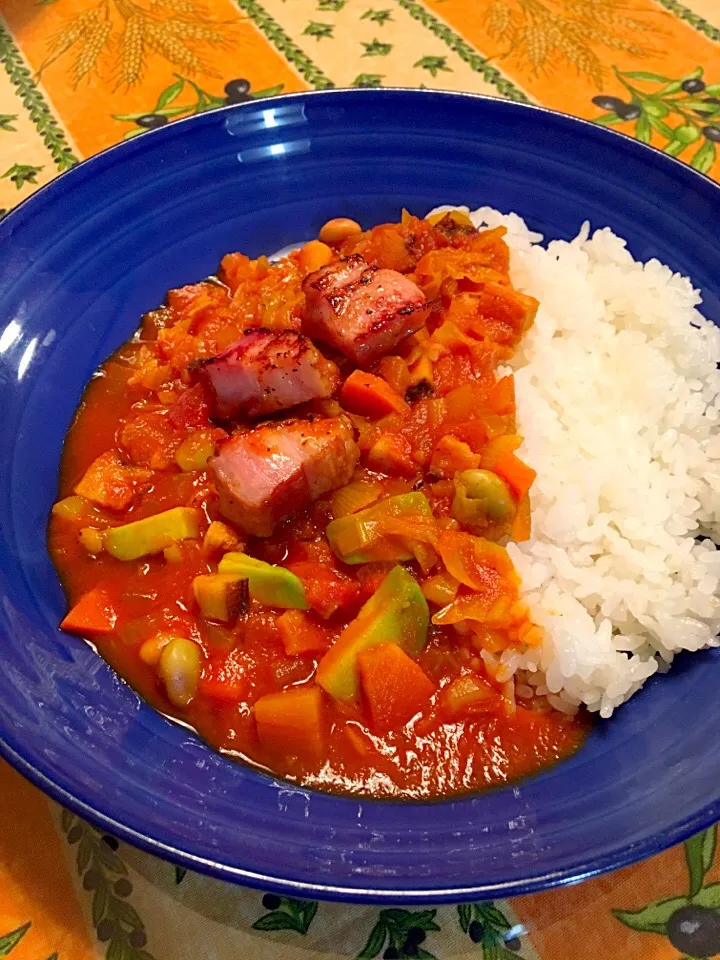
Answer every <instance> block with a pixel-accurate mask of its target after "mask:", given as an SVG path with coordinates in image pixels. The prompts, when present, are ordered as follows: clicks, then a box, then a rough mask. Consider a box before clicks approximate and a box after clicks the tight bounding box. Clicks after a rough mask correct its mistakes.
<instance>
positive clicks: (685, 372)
mask: <svg viewBox="0 0 720 960" xmlns="http://www.w3.org/2000/svg"><path fill="white" fill-rule="evenodd" d="M439 209H449V208H439ZM471 216H472V220H473V222H474V223H475V225H476V226H481V225H483V224H485V225H487V226H490V227H494V226H498V225H504V226H505V227H506V228H507V230H508V234H507V237H506V239H507V241H508V243H509V245H510V247H511V250H512V262H511V265H512V277H513V282H514V284H515V285H516V286H517V287H518V289H520V290H522V291H524V292H526V293H529V294H531V295H532V296H534V297H536V298H537V299H538V300H539V301H540V309H539V310H538V314H537V318H536V321H535V325H534V327H533V328H532V329H531V330H530V332H529V333H528V334H527V335H526V337H525V338H524V340H523V342H522V344H521V348H520V350H519V352H518V354H517V357H516V358H515V360H514V361H513V368H514V371H515V382H516V391H517V403H518V418H519V427H518V429H519V432H520V433H522V434H523V436H524V437H525V442H524V444H523V446H522V448H521V449H520V450H519V455H520V456H522V458H523V459H524V460H525V461H526V462H527V463H529V464H530V465H531V466H532V467H534V469H535V470H537V474H538V476H537V480H536V481H535V485H534V487H533V489H532V492H531V498H532V527H533V534H532V538H531V539H530V540H529V541H527V542H526V543H522V544H510V545H509V547H508V550H509V552H510V554H511V556H512V559H513V562H514V563H515V565H516V568H517V570H518V572H519V573H520V575H521V577H522V582H523V592H524V596H525V599H526V601H527V602H528V604H529V606H530V608H531V611H532V614H533V617H534V619H535V621H536V622H537V623H538V624H540V625H541V626H542V627H543V628H544V635H545V639H544V642H543V644H542V646H541V647H539V648H537V649H535V650H532V651H528V652H526V653H524V654H518V653H508V652H506V653H505V654H504V655H503V659H504V662H505V668H506V670H507V674H508V676H510V675H512V674H513V673H515V675H516V681H517V682H516V692H517V694H518V695H520V696H523V695H525V696H527V695H529V694H530V693H531V692H532V690H531V688H534V689H535V691H536V692H537V693H540V694H547V695H548V699H549V700H550V701H551V702H552V703H553V704H554V705H555V706H556V707H558V708H560V709H564V710H565V711H567V712H571V711H573V710H575V709H576V708H577V706H578V705H579V704H581V703H584V704H586V705H587V707H588V708H589V709H590V710H593V711H599V713H600V715H601V716H603V717H609V716H610V715H611V714H612V712H613V710H614V709H615V707H617V706H618V705H619V704H621V703H622V702H623V701H625V700H627V699H628V698H629V697H630V696H632V694H633V693H635V692H636V691H637V690H639V688H640V687H641V686H642V685H643V683H644V682H645V681H646V680H647V679H648V677H650V676H652V675H653V674H654V673H656V672H657V671H661V672H662V671H664V670H666V669H667V668H668V665H669V664H670V662H671V661H672V659H673V656H674V654H675V653H677V652H678V651H680V650H699V649H700V648H702V647H707V646H717V645H718V644H719V643H720V640H718V638H717V634H718V631H719V629H720V599H719V598H718V586H719V581H720V552H719V551H718V550H717V549H716V546H715V542H713V541H717V542H720V430H718V424H719V423H720V370H718V368H717V364H718V361H720V330H719V329H718V328H717V327H716V326H715V325H714V324H713V323H711V322H710V321H709V320H706V319H704V318H703V317H702V316H701V315H700V313H699V312H698V310H697V306H698V304H699V303H700V300H701V298H700V294H699V293H698V292H697V291H696V290H694V289H693V287H692V284H691V283H690V281H689V280H688V279H687V278H686V277H682V276H679V275H678V274H673V273H672V271H671V270H670V269H669V268H668V267H666V266H663V265H662V264H661V263H659V262H658V261H657V260H650V261H649V262H648V263H645V264H643V263H639V262H637V261H635V260H633V258H632V256H631V255H630V253H629V252H628V250H627V249H626V245H625V242H624V241H623V240H622V239H621V238H620V237H618V236H616V235H615V234H614V233H613V232H612V231H611V230H610V229H608V228H605V229H601V230H596V231H595V232H594V233H592V234H591V232H590V227H589V224H587V223H586V224H584V225H583V227H582V229H581V230H580V233H579V234H578V236H577V237H576V238H575V239H574V240H573V241H572V242H570V243H567V242H564V241H553V242H551V243H549V244H548V246H547V248H545V247H543V246H542V245H541V241H542V239H543V238H542V237H541V236H540V235H539V234H536V233H535V234H534V233H531V232H530V231H529V230H528V229H527V227H526V225H525V223H524V222H523V221H522V220H521V218H520V217H518V216H517V215H515V214H508V215H506V216H505V215H502V214H500V213H498V212H497V211H495V210H492V209H491V208H489V207H483V208H480V209H479V210H476V211H475V212H474V213H472V214H471ZM702 536H704V537H706V538H711V539H704V540H697V539H696V538H697V537H702Z"/></svg>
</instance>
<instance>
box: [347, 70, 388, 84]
mask: <svg viewBox="0 0 720 960" xmlns="http://www.w3.org/2000/svg"><path fill="white" fill-rule="evenodd" d="M384 79H385V74H384V73H359V74H358V75H357V76H356V77H355V79H354V80H353V82H352V84H351V86H353V87H381V86H382V82H383V80H384Z"/></svg>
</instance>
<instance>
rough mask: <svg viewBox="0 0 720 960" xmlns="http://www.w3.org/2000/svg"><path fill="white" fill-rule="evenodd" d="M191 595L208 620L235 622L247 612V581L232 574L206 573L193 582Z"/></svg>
mask: <svg viewBox="0 0 720 960" xmlns="http://www.w3.org/2000/svg"><path fill="white" fill-rule="evenodd" d="M193 594H194V595H195V599H196V601H197V603H198V606H199V607H200V611H201V612H202V615H203V616H204V617H207V619H208V620H222V621H224V622H226V623H227V622H228V621H230V620H236V619H237V618H238V617H239V616H240V615H241V614H242V613H244V612H245V610H247V603H248V581H247V578H242V577H238V576H237V575H236V574H233V573H208V574H204V575H202V576H199V577H195V579H194V580H193Z"/></svg>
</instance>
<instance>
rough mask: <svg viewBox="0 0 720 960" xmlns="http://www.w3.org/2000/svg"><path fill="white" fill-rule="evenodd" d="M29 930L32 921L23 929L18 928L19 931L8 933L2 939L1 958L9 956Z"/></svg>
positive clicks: (0, 939)
mask: <svg viewBox="0 0 720 960" xmlns="http://www.w3.org/2000/svg"><path fill="white" fill-rule="evenodd" d="M29 929H30V921H28V922H27V923H25V924H23V926H22V927H18V928H17V930H12V931H11V932H10V933H6V934H5V936H4V937H0V957H7V956H9V954H11V953H12V951H13V950H14V949H15V947H16V946H17V945H18V944H19V943H20V941H21V940H22V938H23V937H24V936H25V934H26V933H27V932H28V930H29Z"/></svg>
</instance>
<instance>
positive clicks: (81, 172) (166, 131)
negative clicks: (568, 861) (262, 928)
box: [0, 87, 720, 905]
mask: <svg viewBox="0 0 720 960" xmlns="http://www.w3.org/2000/svg"><path fill="white" fill-rule="evenodd" d="M396 95H403V96H410V97H412V98H413V99H422V100H431V99H432V100H434V99H439V100H448V99H451V100H455V101H462V100H470V101H481V102H485V103H488V104H497V105H499V106H500V107H502V108H505V109H510V110H525V111H531V112H533V113H535V114H547V115H549V116H551V117H553V118H555V119H556V120H560V121H561V122H562V123H565V124H567V125H568V127H569V128H573V127H575V126H576V125H578V124H580V125H581V126H582V127H583V128H586V129H587V128H591V129H592V131H593V134H594V135H596V136H599V137H601V138H605V139H607V138H608V137H609V138H611V139H612V141H614V142H615V143H616V144H618V145H622V146H623V148H624V149H630V150H631V151H634V152H636V153H638V154H639V155H640V156H644V157H645V158H646V159H647V158H650V160H651V161H652V162H653V163H655V164H656V165H660V166H661V167H665V168H666V169H668V170H675V171H679V170H681V169H682V170H683V171H684V173H683V176H684V177H688V176H690V177H691V179H692V178H697V179H695V181H694V182H695V183H696V184H697V185H698V186H699V187H700V188H702V189H704V190H707V189H708V186H709V187H710V189H711V190H712V191H713V192H714V193H716V195H717V194H720V184H718V183H717V182H716V181H714V180H713V179H711V178H710V177H709V176H707V175H706V174H703V173H701V172H700V171H698V170H695V169H694V168H692V167H690V166H689V165H688V164H686V163H685V162H683V161H682V160H679V159H677V158H675V157H671V156H669V155H667V154H664V153H662V152H661V151H660V150H658V149H657V148H656V147H653V146H652V145H650V144H645V143H642V142H640V141H638V140H635V139H634V138H632V137H630V136H628V135H627V134H624V133H621V132H620V131H617V130H613V129H610V128H608V127H604V126H599V125H597V124H595V123H593V122H592V121H591V120H588V119H585V118H581V117H576V116H573V115H571V114H566V113H562V112H561V111H559V110H554V109H551V108H549V107H545V106H542V105H539V104H534V103H528V102H523V101H518V100H508V99H504V98H500V97H493V96H489V95H487V94H477V93H469V92H463V91H445V90H419V89H417V88H413V87H382V88H344V89H334V88H332V89H327V90H309V91H300V92H297V93H289V94H282V95H279V96H276V97H272V98H267V99H265V98H262V99H260V100H251V101H247V102H245V103H242V104H228V105H227V106H224V107H220V108H217V109H215V110H211V111H207V112H206V113H204V114H199V115H194V116H190V117H185V118H183V119H181V120H179V121H174V122H173V123H171V124H168V125H167V126H165V127H162V128H160V129H157V130H152V131H146V132H145V133H144V134H142V135H140V136H138V137H135V138H132V140H125V141H120V142H118V143H116V144H112V145H111V146H109V147H107V148H105V149H104V150H102V151H100V152H98V153H96V154H93V155H92V156H91V157H88V158H86V159H85V160H82V161H80V162H79V163H78V164H76V165H74V166H73V167H71V168H70V169H69V170H67V171H65V172H63V173H60V174H59V175H58V176H56V177H54V178H53V179H52V180H50V181H49V182H48V183H46V184H44V185H43V186H42V187H40V188H39V189H38V190H36V191H35V192H34V193H32V194H31V195H30V196H29V197H27V198H26V199H25V200H23V201H21V202H20V203H19V204H18V205H17V206H16V207H14V208H13V209H12V210H10V211H9V213H8V214H6V215H5V216H4V217H3V218H2V220H1V221H0V239H5V236H4V235H5V234H6V232H7V240H8V241H9V242H12V240H11V238H12V233H13V232H14V230H15V228H16V225H17V226H18V227H19V226H20V225H21V224H22V223H23V222H24V221H25V220H26V219H27V218H28V217H31V216H32V215H33V212H34V209H35V207H38V206H40V205H41V204H42V203H44V202H46V201H47V200H48V198H49V199H50V200H51V201H52V199H53V198H54V197H56V196H61V195H62V194H63V193H64V192H66V191H68V190H71V189H72V188H73V187H74V186H75V184H76V182H77V183H82V182H83V181H85V180H86V179H88V178H90V177H92V176H93V174H94V173H95V170H96V169H98V168H99V169H103V168H104V167H105V166H106V165H108V164H112V163H113V162H114V161H115V154H116V153H119V154H120V155H121V156H123V155H128V154H130V153H134V152H135V151H136V150H144V149H147V146H149V144H148V141H147V139H146V138H147V137H148V136H152V137H154V138H155V140H157V139H158V138H160V137H164V138H166V139H168V140H170V139H172V138H176V137H181V136H182V135H183V132H184V130H185V128H186V126H187V125H188V124H192V125H193V126H195V127H202V126H203V125H205V124H214V123H217V122H219V121H220V118H221V117H224V116H227V115H230V114H232V113H236V112H238V111H241V110H245V109H252V108H253V107H255V108H257V106H258V104H259V103H263V104H265V103H267V104H268V105H270V104H272V105H273V106H272V107H271V106H268V109H273V108H275V107H277V106H282V105H284V104H288V103H293V102H296V101H307V100H318V99H319V100H336V99H339V100H345V101H347V100H373V99H376V98H383V99H387V98H388V97H389V96H390V97H392V96H396ZM133 141H138V142H137V143H136V142H133ZM152 142H153V143H154V142H155V141H152ZM608 142H611V141H608ZM110 669H112V668H110ZM116 675H117V674H116ZM117 676H119V675H117ZM0 756H1V757H2V758H3V759H4V760H6V761H7V762H8V763H9V764H10V765H11V766H12V767H13V768H14V769H15V770H17V771H18V772H19V773H20V774H21V775H23V776H24V777H25V778H26V779H28V780H29V781H30V782H31V783H32V784H34V785H35V786H36V787H38V788H39V789H41V790H42V791H43V792H44V793H46V794H47V795H49V796H50V797H51V798H52V799H53V800H55V801H57V802H58V803H59V804H61V805H62V806H64V807H66V808H67V809H69V810H71V811H72V812H74V813H75V814H77V815H78V816H80V817H82V818H83V819H85V820H87V821H89V822H90V823H92V824H94V825H95V826H97V827H98V828H100V829H101V830H104V831H106V832H108V833H111V834H113V835H114V836H116V837H118V838H120V839H122V840H123V841H125V842H127V843H130V844H132V845H133V846H136V847H138V848H140V849H142V850H144V851H146V852H147V853H150V854H152V855H154V856H157V857H159V858H161V859H163V860H166V861H170V862H174V863H177V864H180V865H182V866H183V867H185V868H187V869H190V870H193V871H195V872H198V873H202V874H206V875H209V876H212V877H215V878H217V879H220V880H223V881H226V882H233V883H238V884H242V885H244V886H247V887H251V888H256V889H262V890H269V891H273V892H277V893H280V894H285V895H290V896H300V897H302V898H311V899H321V900H337V901H342V902H346V903H365V904H406V905H411V904H412V905H423V904H440V903H461V902H465V901H471V900H478V899H487V898H498V897H507V896H516V895H521V894H527V893H533V892H538V891H541V890H546V889H549V888H553V887H559V886H565V885H571V884H575V883H578V882H581V881H583V880H586V879H589V878H591V877H593V876H597V875H599V874H602V873H607V872H610V871H612V870H616V869H620V868H622V867H625V866H628V865H630V864H632V863H636V862H638V861H640V860H644V859H647V858H649V857H651V856H654V855H656V854H658V853H660V852H662V851H663V850H665V849H667V848H669V847H671V846H673V845H675V844H677V843H680V842H682V841H683V840H685V839H687V838H688V837H690V836H692V835H693V834H694V833H696V832H698V831H700V830H703V829H705V828H707V827H709V826H711V825H712V824H713V823H715V822H716V821H717V820H718V819H720V790H719V791H718V794H719V795H718V797H717V798H716V799H715V800H712V801H710V802H709V803H708V804H705V805H704V806H702V807H701V808H700V809H699V810H697V811H696V812H695V813H693V814H691V815H689V816H688V817H685V818H683V819H680V820H677V821H676V822H674V823H673V824H670V825H669V826H667V827H665V828H664V829H663V830H661V831H659V832H649V833H648V835H647V837H646V838H645V839H643V840H639V841H637V842H635V843H632V844H626V845H625V846H623V847H620V848H619V849H617V850H615V851H610V852H608V853H605V854H603V855H602V856H595V857H592V859H590V858H579V860H578V862H577V863H574V864H572V865H570V866H566V867H563V868H562V869H559V870H555V871H544V872H540V873H535V874H530V875H528V876H526V877H525V878H523V879H516V880H514V879H510V880H501V881H497V882H493V883H488V882H485V883H482V882H478V883H477V884H473V885H471V886H462V887H460V886H458V887H433V886H432V885H428V886H426V887H412V888H409V889H387V888H379V889H378V888H374V887H373V886H372V884H369V885H366V886H363V885H362V884H358V885H354V886H345V885H343V884H334V883H313V882H308V881H303V880H300V879H293V878H291V877H287V876H286V877H279V876H270V875H267V874H264V873H260V872H256V871H251V870H247V869H245V868H242V867H240V866H234V865H231V864H228V863H222V862H219V861H218V860H217V859H212V858H208V857H203V856H200V855H198V854H193V853H191V852H188V851H187V850H183V849H180V848H178V847H175V846H173V845H171V844H168V843H167V842H166V841H164V840H162V839H161V837H160V836H159V835H158V832H157V831H152V830H144V831H143V830H141V829H138V828H136V827H133V826H131V825H129V824H127V823H123V822H121V821H120V820H119V819H116V817H115V815H113V814H112V813H109V812H107V810H106V809H103V807H104V805H103V803H102V802H92V803H91V802H90V801H89V800H87V799H86V798H84V797H83V796H82V794H81V791H79V790H78V791H77V793H71V792H70V791H69V790H68V789H66V787H64V786H63V785H61V783H60V782H59V778H57V777H55V778H53V777H52V776H50V775H48V774H47V773H45V772H44V771H43V770H42V769H41V765H40V764H37V762H36V761H30V760H28V759H26V757H24V756H23V754H22V753H21V752H20V750H19V749H17V748H16V747H13V746H12V745H11V744H10V743H9V742H8V740H7V739H5V738H4V737H2V736H0ZM313 792H315V791H313Z"/></svg>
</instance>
